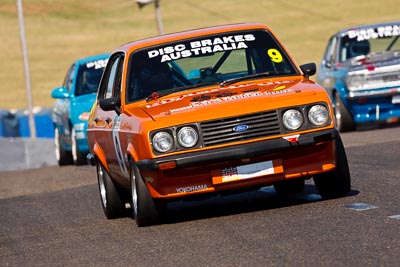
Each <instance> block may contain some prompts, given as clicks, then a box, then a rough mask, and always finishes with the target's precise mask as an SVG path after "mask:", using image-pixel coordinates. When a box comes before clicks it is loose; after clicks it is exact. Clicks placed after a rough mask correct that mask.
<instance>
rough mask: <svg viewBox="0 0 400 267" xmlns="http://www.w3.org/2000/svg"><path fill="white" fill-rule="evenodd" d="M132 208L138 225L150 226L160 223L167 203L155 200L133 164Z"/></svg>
mask: <svg viewBox="0 0 400 267" xmlns="http://www.w3.org/2000/svg"><path fill="white" fill-rule="evenodd" d="M130 176H131V197H132V198H131V207H132V212H133V217H134V218H135V221H136V224H137V225H138V226H139V227H141V226H149V225H153V224H157V223H159V222H160V219H161V214H162V212H163V210H164V209H165V203H163V202H161V201H157V200H155V199H153V198H152V197H151V195H150V193H149V190H148V189H147V186H146V184H145V182H144V181H143V178H142V176H141V175H140V172H139V169H138V168H137V167H136V166H135V165H134V163H133V162H131V167H130Z"/></svg>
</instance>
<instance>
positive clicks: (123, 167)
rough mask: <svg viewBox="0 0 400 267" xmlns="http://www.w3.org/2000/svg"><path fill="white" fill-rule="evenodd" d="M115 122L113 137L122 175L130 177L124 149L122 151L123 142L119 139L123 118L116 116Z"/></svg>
mask: <svg viewBox="0 0 400 267" xmlns="http://www.w3.org/2000/svg"><path fill="white" fill-rule="evenodd" d="M114 122H115V123H114V126H113V129H112V136H113V142H114V149H115V154H116V155H117V160H118V164H119V167H120V168H121V173H122V174H123V175H124V176H126V177H129V173H128V170H127V168H126V164H125V160H124V156H123V153H122V149H121V142H120V139H119V127H120V124H121V117H120V116H118V115H116V116H115V120H114Z"/></svg>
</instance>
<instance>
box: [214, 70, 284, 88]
mask: <svg viewBox="0 0 400 267" xmlns="http://www.w3.org/2000/svg"><path fill="white" fill-rule="evenodd" d="M275 74H279V72H276V71H274V72H261V73H255V74H251V75H246V76H242V77H237V78H232V79H228V80H225V81H222V82H221V83H220V86H221V87H224V86H227V85H231V84H234V83H237V82H241V81H245V80H247V79H253V78H258V77H265V76H271V75H275Z"/></svg>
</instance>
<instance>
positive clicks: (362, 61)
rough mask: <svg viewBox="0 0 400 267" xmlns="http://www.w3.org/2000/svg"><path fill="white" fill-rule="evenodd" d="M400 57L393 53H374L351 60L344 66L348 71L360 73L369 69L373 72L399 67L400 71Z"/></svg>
mask: <svg viewBox="0 0 400 267" xmlns="http://www.w3.org/2000/svg"><path fill="white" fill-rule="evenodd" d="M399 56H400V55H399V54H398V53H395V52H393V51H387V52H381V53H374V54H370V55H367V56H361V57H357V58H353V59H350V60H348V61H346V62H345V63H344V64H343V66H342V67H343V68H346V69H348V71H360V70H364V69H367V70H369V71H373V70H375V69H379V68H385V67H390V66H395V65H398V66H399V67H398V68H399V69H400V57H399Z"/></svg>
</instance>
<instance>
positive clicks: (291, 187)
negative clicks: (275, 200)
mask: <svg viewBox="0 0 400 267" xmlns="http://www.w3.org/2000/svg"><path fill="white" fill-rule="evenodd" d="M274 188H275V191H276V192H277V193H278V194H279V195H293V194H296V193H301V192H303V190H304V179H302V178H301V179H290V180H285V181H280V182H277V183H274Z"/></svg>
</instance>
